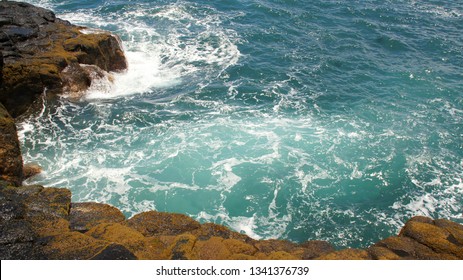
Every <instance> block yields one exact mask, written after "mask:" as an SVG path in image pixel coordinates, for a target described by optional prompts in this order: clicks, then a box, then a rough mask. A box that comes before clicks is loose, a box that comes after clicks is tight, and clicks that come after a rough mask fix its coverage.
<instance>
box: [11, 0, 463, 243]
mask: <svg viewBox="0 0 463 280" xmlns="http://www.w3.org/2000/svg"><path fill="white" fill-rule="evenodd" d="M28 2H30V3H33V4H37V5H40V6H43V7H47V8H51V9H52V10H54V11H55V12H56V13H57V15H58V16H59V17H61V18H64V19H67V20H70V21H71V22H73V23H75V24H80V25H85V26H89V27H93V28H101V29H106V30H110V31H113V32H114V33H116V34H118V35H119V36H120V37H121V39H122V44H123V47H124V49H125V51H126V54H127V57H128V61H129V70H128V71H127V72H126V73H113V74H112V75H113V76H114V83H111V82H109V81H108V80H107V79H103V80H101V81H98V82H95V83H94V84H93V86H92V88H91V89H90V90H89V91H88V92H87V93H86V94H85V96H84V97H83V98H82V99H81V100H79V101H75V100H69V99H66V98H62V99H60V100H58V101H56V102H53V104H51V103H50V102H48V103H46V104H45V106H44V108H43V111H41V112H37V113H36V114H34V115H33V116H31V117H29V118H27V119H25V120H23V121H22V122H21V123H20V124H19V128H20V138H21V141H22V145H23V153H24V159H25V161H26V162H36V163H38V164H40V165H41V166H42V167H43V168H44V172H43V174H42V175H40V176H38V177H35V178H33V179H32V180H30V181H29V182H28V183H30V184H35V183H39V184H44V185H47V186H57V187H66V188H69V189H71V190H72V192H73V201H98V202H105V203H109V204H112V205H114V206H117V207H119V208H120V209H122V210H123V212H124V214H126V216H127V217H130V216H132V215H134V214H136V213H139V212H141V211H146V210H151V209H155V210H159V211H169V212H179V213H185V214H187V215H190V216H191V217H193V218H195V219H197V220H198V221H201V222H216V223H221V224H224V225H227V226H229V227H231V228H233V229H235V230H237V231H241V232H244V233H246V234H248V235H250V236H252V237H254V238H264V239H266V238H280V239H289V240H292V241H297V242H302V241H305V240H313V239H321V240H327V241H330V242H332V243H333V244H335V245H336V246H338V247H344V246H353V247H360V246H368V245H370V244H371V243H373V242H375V241H378V240H379V239H381V238H385V237H387V236H390V235H393V234H396V233H397V231H398V230H399V228H400V227H401V226H402V225H403V223H404V222H405V221H406V220H407V219H408V218H410V217H411V216H414V215H426V216H431V217H433V218H448V219H452V220H454V221H457V222H463V216H462V212H463V182H462V178H463V1H431V0H425V1H406V0H398V1H392V0H391V1H376V0H366V1H321V0H315V1H292V0H251V1H244V0H242V1H238V0H236V1H231V0H230V1H170V0H164V1H154V0H134V1H103V0H86V1H71V0H67V1H66V0H37V1H28Z"/></svg>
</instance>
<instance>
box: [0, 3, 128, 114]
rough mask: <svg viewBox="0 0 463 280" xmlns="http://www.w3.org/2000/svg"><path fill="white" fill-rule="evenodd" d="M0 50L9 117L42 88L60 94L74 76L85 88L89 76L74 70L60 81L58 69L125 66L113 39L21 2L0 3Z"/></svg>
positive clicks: (1, 93) (1, 92)
mask: <svg viewBox="0 0 463 280" xmlns="http://www.w3.org/2000/svg"><path fill="white" fill-rule="evenodd" d="M84 30H85V32H83V31H84ZM0 49H1V52H2V56H3V71H2V76H3V83H2V85H1V87H0V102H1V103H3V105H4V106H5V107H6V108H7V110H8V111H9V112H10V114H11V115H12V116H13V117H17V116H19V115H20V114H22V113H24V112H26V110H27V109H28V108H29V107H30V105H32V104H33V103H34V102H35V101H36V100H38V96H39V95H41V94H42V93H43V92H44V90H45V89H47V93H49V94H52V95H53V94H59V93H62V92H63V88H66V89H69V88H71V89H72V88H73V86H72V83H73V82H72V81H73V77H74V76H75V77H76V80H79V81H82V80H87V81H86V83H84V88H83V89H86V88H87V87H88V86H89V85H90V84H89V81H90V83H91V75H89V73H88V71H84V70H83V69H82V68H79V67H74V68H75V69H74V70H75V71H73V72H72V73H73V74H72V75H71V77H69V74H68V75H67V77H66V78H64V77H63V74H62V71H63V70H64V69H65V68H66V67H67V66H70V65H74V64H79V63H84V64H91V65H95V66H97V67H98V68H100V69H101V70H104V71H120V70H124V69H126V68H127V62H126V59H125V56H124V54H123V51H122V49H121V46H120V42H119V39H118V38H117V37H115V36H114V35H112V34H110V33H108V32H104V31H100V30H98V31H96V30H88V29H85V28H83V27H78V26H74V25H71V24H70V23H69V22H67V21H63V20H60V19H58V18H56V17H55V14H54V13H53V12H52V11H49V10H46V9H43V8H39V7H35V6H32V5H30V4H27V3H18V2H10V1H8V2H4V1H2V2H0ZM82 76H84V77H87V79H85V78H82ZM78 89H79V90H82V86H79V87H78Z"/></svg>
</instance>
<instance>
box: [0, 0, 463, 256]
mask: <svg viewBox="0 0 463 280" xmlns="http://www.w3.org/2000/svg"><path fill="white" fill-rule="evenodd" d="M84 30H85V29H83V28H82V27H77V26H73V25H71V24H70V23H68V22H66V21H62V20H60V19H57V18H56V17H55V15H54V14H53V13H52V12H51V11H48V10H45V9H41V8H37V7H34V6H32V5H29V4H24V3H16V2H0V46H1V51H0V58H4V60H3V59H0V69H2V71H0V72H1V73H2V75H1V76H0V82H2V77H3V83H0V259H2V260H6V259H21V260H22V259H34V260H38V259H97V260H101V259H123V260H132V259H205V260H206V259H214V260H219V259H233V260H252V259H259V260H265V259H269V260H277V259H303V260H308V259H320V260H337V259H343V260H344V259H360V260H363V259H378V260H382V259H394V260H400V259H407V260H408V259H463V225H460V224H458V223H455V222H452V221H449V220H443V219H436V220H432V219H431V218H428V217H414V218H412V219H411V220H410V221H408V222H407V223H406V224H405V226H404V227H403V228H402V230H401V231H400V233H399V234H398V236H393V237H389V238H386V239H384V240H381V241H379V242H377V243H376V244H374V245H372V246H370V247H369V248H366V249H352V248H347V249H344V250H340V251H336V250H335V249H334V248H333V246H332V245H331V244H329V243H328V242H325V241H307V242H304V243H302V244H297V243H293V242H290V241H284V240H254V239H252V238H250V237H249V236H246V235H244V234H241V233H237V232H234V231H232V230H230V229H229V228H227V227H225V226H221V225H216V224H212V223H205V224H200V223H199V222H197V221H195V220H194V219H192V218H190V217H188V216H186V215H182V214H176V213H161V212H157V211H149V212H144V213H140V214H137V215H135V216H134V217H132V218H130V219H128V220H127V219H126V218H125V216H124V215H123V214H122V212H121V211H120V210H118V209H116V208H114V207H112V206H110V205H107V204H101V203H95V202H85V203H71V192H70V191H69V190H68V189H64V188H45V187H43V186H21V183H22V179H23V176H28V175H33V174H35V173H37V172H38V171H40V168H39V167H37V166H35V167H34V168H31V167H27V168H26V170H25V171H24V170H23V163H22V157H21V152H20V149H19V141H18V137H17V132H16V128H15V125H14V119H13V118H12V117H11V116H10V114H12V115H13V116H18V115H20V114H22V113H24V112H25V111H26V110H27V108H28V107H29V106H30V105H31V104H32V103H34V102H35V100H36V99H37V96H38V95H40V94H42V92H43V91H44V89H45V88H46V89H47V91H48V92H50V93H54V94H56V93H61V92H62V91H63V90H66V91H74V92H78V91H82V90H84V89H86V88H87V87H88V86H90V85H91V83H92V77H93V76H95V75H96V76H98V75H103V74H104V73H103V71H117V70H121V69H125V68H126V66H127V65H126V61H125V58H124V55H123V53H122V50H121V49H120V47H119V43H118V41H117V38H116V37H114V36H112V35H111V34H109V33H104V32H99V33H88V30H87V31H86V32H84ZM3 62H4V63H3ZM86 64H92V65H86ZM1 103H4V104H5V105H6V109H5V108H4V107H3V106H2V105H1ZM7 110H8V111H7Z"/></svg>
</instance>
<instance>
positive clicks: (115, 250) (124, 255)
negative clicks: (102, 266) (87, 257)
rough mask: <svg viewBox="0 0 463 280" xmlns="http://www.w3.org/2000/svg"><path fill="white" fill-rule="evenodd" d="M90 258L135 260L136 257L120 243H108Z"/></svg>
mask: <svg viewBox="0 0 463 280" xmlns="http://www.w3.org/2000/svg"><path fill="white" fill-rule="evenodd" d="M91 259H92V260H136V259H137V257H136V256H135V255H134V254H133V253H132V252H130V251H129V250H128V249H127V248H125V247H124V246H122V245H120V244H110V245H108V246H107V247H106V248H104V249H103V250H102V251H101V252H99V253H98V254H96V255H95V256H93V257H92V258H91Z"/></svg>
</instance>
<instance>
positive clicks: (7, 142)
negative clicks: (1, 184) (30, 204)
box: [0, 103, 23, 186]
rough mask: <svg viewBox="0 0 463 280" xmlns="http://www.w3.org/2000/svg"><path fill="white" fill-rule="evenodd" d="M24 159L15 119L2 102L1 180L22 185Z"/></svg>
mask: <svg viewBox="0 0 463 280" xmlns="http://www.w3.org/2000/svg"><path fill="white" fill-rule="evenodd" d="M22 179H23V160H22V155H21V150H20V147H19V140H18V136H17V131H16V126H15V123H14V119H13V118H12V117H11V116H10V114H9V113H8V111H7V110H6V109H5V107H3V105H2V104H1V103H0V180H4V181H7V182H11V183H13V184H14V185H18V186H19V185H21V182H22Z"/></svg>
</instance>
